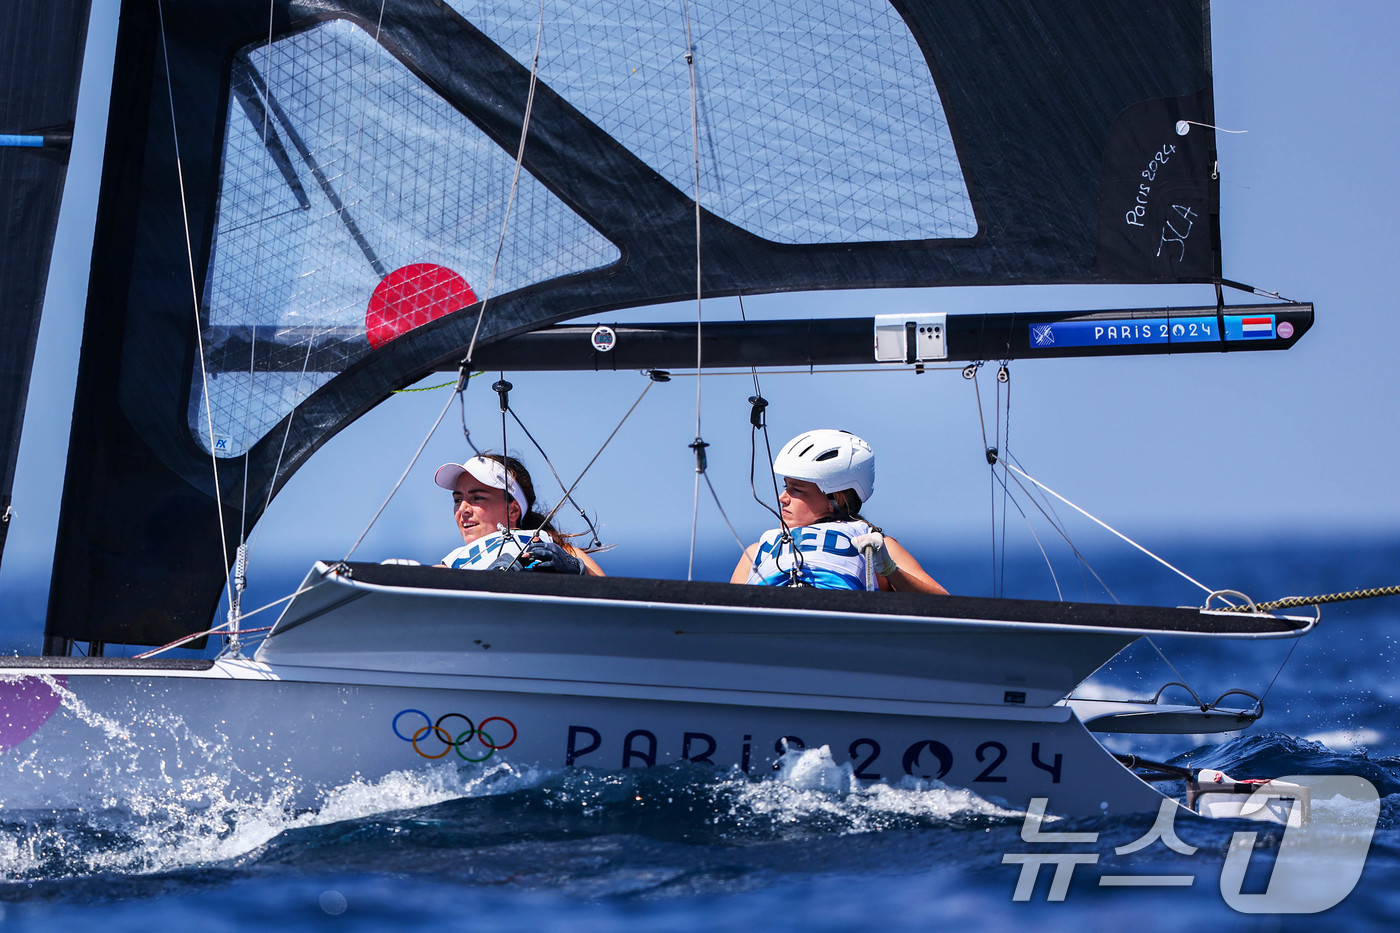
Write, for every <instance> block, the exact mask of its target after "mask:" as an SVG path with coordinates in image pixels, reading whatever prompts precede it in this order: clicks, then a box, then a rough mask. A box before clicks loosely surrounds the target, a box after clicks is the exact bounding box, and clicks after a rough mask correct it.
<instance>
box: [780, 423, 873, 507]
mask: <svg viewBox="0 0 1400 933" xmlns="http://www.w3.org/2000/svg"><path fill="white" fill-rule="evenodd" d="M773 472H774V473H776V474H777V475H779V476H787V477H791V478H792V479H802V480H806V481H807V482H809V483H815V484H816V486H817V488H818V489H820V490H821V491H822V492H824V493H826V494H827V495H831V494H832V493H836V492H840V491H841V490H843V489H854V490H855V491H856V495H857V496H860V501H861V502H863V503H864V502H869V501H870V497H871V496H873V495H874V494H875V452H874V451H872V450H871V449H870V445H869V444H867V443H866V442H865V441H864V440H862V439H861V438H859V437H856V436H855V435H854V434H852V433H851V432H850V431H837V430H834V429H832V428H822V429H820V430H816V431H808V432H806V433H805V434H799V435H797V436H796V437H794V438H793V439H792V440H790V441H788V442H787V443H786V444H784V445H783V449H782V450H780V451H778V456H777V457H775V458H773Z"/></svg>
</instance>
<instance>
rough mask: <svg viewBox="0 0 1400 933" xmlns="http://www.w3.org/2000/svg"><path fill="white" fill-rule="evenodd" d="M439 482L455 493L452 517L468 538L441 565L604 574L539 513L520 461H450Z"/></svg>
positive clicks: (491, 457)
mask: <svg viewBox="0 0 1400 933" xmlns="http://www.w3.org/2000/svg"><path fill="white" fill-rule="evenodd" d="M434 480H435V481H436V482H437V484H438V485H439V486H441V487H442V488H443V489H450V490H452V502H453V513H452V514H453V518H454V520H455V521H456V523H457V530H458V531H459V532H460V533H461V535H462V546H461V547H459V548H457V549H456V550H454V551H453V552H452V553H450V554H448V555H447V556H446V557H444V558H443V559H442V564H441V565H440V566H443V567H453V568H456V569H459V570H538V571H543V572H546V573H572V574H588V575H592V576H595V577H601V576H603V571H602V569H601V568H599V566H598V565H597V564H596V563H594V561H593V558H591V557H589V556H588V555H587V554H586V553H584V552H583V551H582V550H580V549H579V548H576V547H574V546H573V545H572V544H569V542H568V541H567V540H565V537H564V536H563V535H561V534H560V533H559V532H558V531H556V530H555V529H554V527H553V526H552V525H550V523H549V522H548V521H547V520H546V519H545V517H544V516H543V515H541V514H539V513H538V512H536V511H534V504H535V486H534V483H533V482H531V480H530V474H529V472H528V471H527V470H526V469H525V465H524V464H522V463H521V462H520V461H519V460H517V459H515V458H514V457H506V456H502V455H501V454H482V455H480V456H476V457H472V458H471V459H470V460H468V461H466V462H465V463H444V464H443V465H442V466H440V467H438V470H437V475H436V476H434Z"/></svg>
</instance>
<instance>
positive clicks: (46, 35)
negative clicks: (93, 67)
mask: <svg viewBox="0 0 1400 933" xmlns="http://www.w3.org/2000/svg"><path fill="white" fill-rule="evenodd" d="M87 22H88V0H10V2H7V3H5V4H4V5H3V6H2V7H0V136H11V137H22V139H14V140H9V141H7V143H8V144H7V145H3V146H0V190H3V191H4V193H5V194H4V208H3V215H2V216H3V220H0V232H3V236H4V241H5V242H4V249H0V294H2V295H4V305H3V309H0V555H3V553H4V550H5V532H6V530H7V529H8V528H9V511H10V496H11V493H12V492H13V490H14V479H15V461H16V458H17V457H18V455H19V438H20V429H21V428H22V427H23V425H24V407H25V400H26V397H27V395H28V391H29V371H30V368H31V367H32V365H33V362H34V343H35V340H36V339H37V338H38V336H39V315H40V312H41V310H42V309H43V304H44V287H45V285H46V284H47V278H48V267H49V258H50V255H51V253H52V250H53V241H54V234H55V231H56V229H57V227H58V206H59V198H60V197H61V195H62V193H63V180H64V176H65V174H66V171H67V164H68V148H69V142H70V140H71V139H72V133H73V119H74V116H75V114H76V113H77V109H78V75H79V73H80V72H81V70H82V63H83V43H84V40H85V38H86V35H87Z"/></svg>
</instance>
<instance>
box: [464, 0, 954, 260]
mask: <svg viewBox="0 0 1400 933" xmlns="http://www.w3.org/2000/svg"><path fill="white" fill-rule="evenodd" d="M449 3H450V4H451V6H452V7H453V8H454V9H455V10H457V11H458V12H459V13H461V14H462V16H463V17H464V18H466V19H467V20H468V21H469V22H471V23H472V24H473V25H474V26H476V27H477V28H478V29H480V30H482V31H483V32H485V33H486V34H487V35H488V36H490V37H491V39H492V40H493V41H495V42H496V43H497V44H498V45H500V46H501V47H502V48H503V49H504V50H505V51H506V52H507V53H508V54H510V55H513V56H514V57H515V58H516V59H517V60H518V61H520V62H521V63H522V64H523V65H524V66H525V67H527V68H528V67H529V66H530V62H531V59H532V58H533V56H534V51H535V39H536V34H537V32H538V29H539V7H538V4H536V3H534V2H533V0H449ZM687 6H688V9H689V12H690V35H691V38H692V42H693V47H694V49H695V63H696V73H697V76H698V77H697V85H698V89H699V92H698V98H699V105H698V115H699V118H698V121H697V122H698V131H699V136H700V144H699V148H700V165H701V178H700V203H701V204H702V206H703V207H705V209H707V210H709V211H710V212H712V213H714V214H716V215H718V216H720V217H722V218H724V219H725V220H727V221H729V222H731V223H733V224H736V225H738V226H740V227H743V228H744V229H746V230H748V231H750V232H752V233H754V234H757V235H758V236H761V237H764V238H765V239H769V240H773V241H776V242H779V243H791V244H819V243H864V242H875V241H888V240H923V239H956V238H967V237H972V236H975V235H976V234H977V230H978V227H977V220H976V217H975V216H974V213H973V209H972V202H971V199H970V197H969V195H968V188H967V183H966V181H965V180H964V177H963V172H962V168H961V166H960V164H959V162H958V157H957V153H956V151H955V149H954V145H953V138H952V134H951V132H950V131H949V127H948V121H947V118H946V116H945V114H944V108H943V104H942V101H941V99H940V97H939V94H938V89H937V87H936V85H935V83H934V80H933V76H932V74H931V73H930V71H929V67H928V64H927V63H926V62H925V60H924V56H923V53H922V52H921V51H920V49H919V46H918V43H917V42H916V41H915V39H914V36H913V35H912V34H911V33H910V31H909V28H908V27H907V26H906V25H905V23H904V21H903V20H902V19H901V18H900V17H899V14H898V13H897V12H896V11H895V10H894V8H893V7H892V6H891V5H890V4H889V3H888V2H886V0H823V2H821V3H814V2H812V0H691V2H690V3H689V4H688V5H682V4H679V3H669V4H659V3H655V2H651V0H559V2H551V3H550V4H549V5H548V8H547V11H546V21H545V25H544V36H543V48H542V50H541V53H540V76H541V79H542V80H543V81H544V82H545V83H547V84H548V85H549V86H550V87H551V88H552V89H553V90H554V91H555V92H557V93H558V94H560V95H561V96H563V97H564V98H565V99H567V100H568V101H569V102H570V103H571V104H572V105H573V106H574V107H576V108H577V109H578V110H580V111H581V112H582V113H583V114H584V115H586V116H587V117H588V118H589V119H590V120H592V121H593V122H594V123H596V124H597V125H598V126H599V127H601V128H602V129H603V130H604V132H607V133H609V134H610V135H612V136H613V137H614V138H615V139H617V140H618V141H619V142H621V143H622V144H623V145H625V146H627V147H628V149H630V150H631V151H632V152H633V153H634V154H635V155H636V156H638V157H639V158H641V159H642V160H643V161H645V162H646V163H647V164H649V165H650V166H651V167H652V168H654V169H655V170H656V171H657V172H658V173H660V174H661V175H662V176H663V177H664V178H666V179H667V180H668V181H669V182H670V183H671V184H672V185H674V186H676V187H677V188H678V189H680V190H681V191H683V192H685V194H686V196H687V197H690V196H693V192H694V190H695V183H694V165H695V149H696V147H695V144H694V141H693V133H692V118H691V114H692V110H691V102H690V101H691V98H690V78H689V75H688V69H687V64H686V60H685V54H686V20H685V11H686V8H687Z"/></svg>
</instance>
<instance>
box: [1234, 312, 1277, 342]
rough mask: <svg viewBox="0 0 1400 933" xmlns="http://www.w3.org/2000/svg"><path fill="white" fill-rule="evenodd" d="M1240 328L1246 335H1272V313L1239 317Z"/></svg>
mask: <svg viewBox="0 0 1400 933" xmlns="http://www.w3.org/2000/svg"><path fill="white" fill-rule="evenodd" d="M1240 329H1241V330H1242V331H1244V335H1245V336H1246V337H1272V336H1273V335H1274V318H1273V315H1269V316H1268V317H1246V318H1240Z"/></svg>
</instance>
